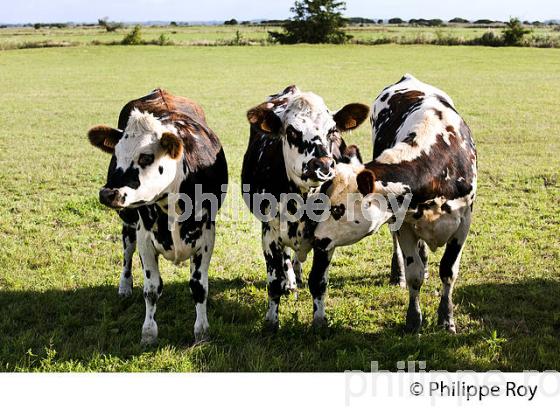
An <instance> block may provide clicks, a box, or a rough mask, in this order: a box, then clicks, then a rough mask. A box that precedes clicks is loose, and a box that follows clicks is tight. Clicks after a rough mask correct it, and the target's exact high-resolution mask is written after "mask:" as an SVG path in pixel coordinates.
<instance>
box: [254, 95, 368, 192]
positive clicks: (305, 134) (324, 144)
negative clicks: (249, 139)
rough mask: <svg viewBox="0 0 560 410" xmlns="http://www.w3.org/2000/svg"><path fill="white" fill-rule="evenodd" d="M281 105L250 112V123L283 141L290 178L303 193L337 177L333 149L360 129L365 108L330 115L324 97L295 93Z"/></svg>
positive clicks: (348, 107)
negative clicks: (279, 108)
mask: <svg viewBox="0 0 560 410" xmlns="http://www.w3.org/2000/svg"><path fill="white" fill-rule="evenodd" d="M283 104H284V106H283V107H282V110H281V111H280V110H278V108H277V106H278V103H277V102H274V101H270V102H265V103H263V104H260V105H258V106H256V107H255V108H252V109H250V110H249V111H248V112H247V118H248V120H249V122H250V123H251V124H252V125H253V126H256V127H257V128H258V129H260V130H261V131H262V132H264V133H266V134H269V135H270V136H277V137H280V138H282V141H283V149H282V151H283V155H284V162H285V165H286V172H287V175H288V178H289V179H290V180H291V181H292V182H294V183H295V184H296V185H297V186H298V187H299V188H300V189H301V190H302V191H307V190H309V189H310V188H313V187H317V186H319V185H321V183H323V182H325V181H328V180H331V179H332V178H333V177H334V174H335V172H334V165H335V161H334V158H333V148H334V147H335V145H336V144H340V142H341V137H340V133H341V132H345V131H349V130H353V129H355V128H357V127H358V126H359V125H360V124H361V123H362V122H363V121H364V120H365V119H366V118H367V117H368V114H369V107H368V106H366V105H364V104H357V103H355V104H348V105H346V106H345V107H343V108H342V109H340V110H339V111H337V112H336V113H334V114H333V113H331V111H329V109H328V108H327V106H326V105H325V102H324V101H323V99H322V98H321V97H319V96H318V95H315V94H313V93H300V92H298V93H295V95H294V96H293V97H291V98H288V99H287V100H286V101H283Z"/></svg>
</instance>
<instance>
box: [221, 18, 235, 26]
mask: <svg viewBox="0 0 560 410" xmlns="http://www.w3.org/2000/svg"><path fill="white" fill-rule="evenodd" d="M224 24H225V25H226V26H237V25H238V24H239V22H238V21H237V20H236V19H231V20H226V21H224Z"/></svg>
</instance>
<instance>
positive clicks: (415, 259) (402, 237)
mask: <svg viewBox="0 0 560 410" xmlns="http://www.w3.org/2000/svg"><path fill="white" fill-rule="evenodd" d="M399 243H400V246H401V250H402V253H403V260H404V263H405V276H406V285H407V286H408V294H409V302H408V310H407V313H406V331H407V332H411V333H414V332H417V331H419V330H420V327H421V326H422V312H421V310H420V289H421V288H422V283H423V282H424V272H425V268H424V263H423V260H422V258H421V257H420V246H421V245H420V240H419V238H418V237H417V236H416V234H415V233H414V231H413V229H412V228H411V227H410V226H409V225H407V224H404V225H403V226H402V227H401V229H400V230H399Z"/></svg>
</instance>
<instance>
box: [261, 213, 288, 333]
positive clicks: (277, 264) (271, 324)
mask: <svg viewBox="0 0 560 410" xmlns="http://www.w3.org/2000/svg"><path fill="white" fill-rule="evenodd" d="M262 249H263V254H264V259H265V261H266V274H267V276H266V278H267V288H268V311H267V312H266V316H265V321H266V327H267V328H269V329H270V330H276V329H277V328H278V326H279V324H278V307H279V305H280V297H281V296H282V295H283V294H285V293H286V292H287V290H286V289H287V278H286V273H285V272H284V267H283V265H284V249H283V246H282V245H281V244H280V239H279V237H278V234H277V232H276V231H274V230H272V229H271V228H270V226H269V225H268V224H267V223H263V226H262Z"/></svg>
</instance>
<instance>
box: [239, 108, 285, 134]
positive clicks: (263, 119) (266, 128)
mask: <svg viewBox="0 0 560 410" xmlns="http://www.w3.org/2000/svg"><path fill="white" fill-rule="evenodd" d="M269 105H270V104H268V103H263V104H261V105H257V106H256V107H255V108H251V109H250V110H249V111H247V119H248V120H249V122H250V123H251V125H254V126H256V127H257V128H258V129H260V130H261V131H262V132H266V133H267V134H276V133H277V132H278V131H280V128H282V120H280V118H279V117H278V116H277V115H276V114H275V113H274V111H272V108H271V107H269Z"/></svg>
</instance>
